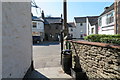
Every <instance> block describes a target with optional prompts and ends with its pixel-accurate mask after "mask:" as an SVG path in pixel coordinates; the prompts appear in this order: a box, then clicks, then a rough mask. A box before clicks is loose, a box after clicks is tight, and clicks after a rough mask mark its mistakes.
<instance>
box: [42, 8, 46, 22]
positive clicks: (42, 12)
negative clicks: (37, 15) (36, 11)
mask: <svg viewBox="0 0 120 80" xmlns="http://www.w3.org/2000/svg"><path fill="white" fill-rule="evenodd" d="M44 18H45V16H44V11H43V10H42V19H43V20H44Z"/></svg>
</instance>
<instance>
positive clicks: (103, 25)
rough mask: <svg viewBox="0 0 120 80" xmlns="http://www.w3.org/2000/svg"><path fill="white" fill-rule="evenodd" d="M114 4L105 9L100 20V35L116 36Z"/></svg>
mask: <svg viewBox="0 0 120 80" xmlns="http://www.w3.org/2000/svg"><path fill="white" fill-rule="evenodd" d="M115 22H116V21H115V10H114V3H113V4H112V5H111V6H109V7H105V10H104V12H103V13H102V14H101V15H100V17H99V18H98V34H116V33H115V31H114V29H115Z"/></svg>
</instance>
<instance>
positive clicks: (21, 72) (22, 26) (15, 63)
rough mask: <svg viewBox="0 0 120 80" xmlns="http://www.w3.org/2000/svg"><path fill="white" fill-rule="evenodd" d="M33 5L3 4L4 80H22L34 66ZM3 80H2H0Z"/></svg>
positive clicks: (23, 3) (25, 3) (26, 3)
mask: <svg viewBox="0 0 120 80" xmlns="http://www.w3.org/2000/svg"><path fill="white" fill-rule="evenodd" d="M30 8H31V5H30V1H29V2H2V11H0V12H2V22H0V23H2V53H0V54H2V60H0V63H2V73H0V75H2V80H6V79H4V78H7V79H10V78H12V79H13V78H19V80H22V78H23V77H24V76H25V74H26V73H27V71H29V70H30V68H31V65H32V34H31V33H32V30H31V23H32V20H31V11H30ZM0 80H1V79H0Z"/></svg>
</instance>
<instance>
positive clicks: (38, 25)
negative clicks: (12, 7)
mask: <svg viewBox="0 0 120 80" xmlns="http://www.w3.org/2000/svg"><path fill="white" fill-rule="evenodd" d="M32 36H33V41H37V42H38V43H39V42H40V41H43V40H44V36H45V35H44V21H43V19H42V18H37V17H35V16H33V17H32Z"/></svg>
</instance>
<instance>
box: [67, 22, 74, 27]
mask: <svg viewBox="0 0 120 80" xmlns="http://www.w3.org/2000/svg"><path fill="white" fill-rule="evenodd" d="M67 25H68V27H73V28H75V24H74V22H70V23H67Z"/></svg>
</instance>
